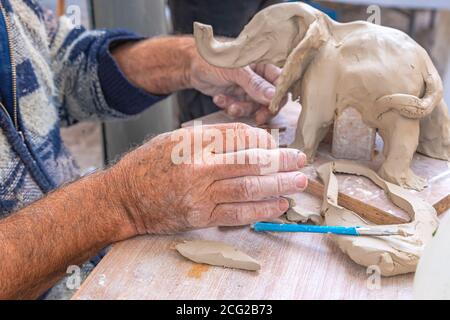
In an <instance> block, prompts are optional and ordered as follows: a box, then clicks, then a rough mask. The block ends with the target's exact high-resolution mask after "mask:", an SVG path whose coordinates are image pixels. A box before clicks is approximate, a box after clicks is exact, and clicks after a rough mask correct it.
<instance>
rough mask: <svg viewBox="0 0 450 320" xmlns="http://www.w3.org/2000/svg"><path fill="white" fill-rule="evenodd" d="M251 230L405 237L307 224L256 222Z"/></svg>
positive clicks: (375, 230) (394, 232)
mask: <svg viewBox="0 0 450 320" xmlns="http://www.w3.org/2000/svg"><path fill="white" fill-rule="evenodd" d="M252 227H253V229H254V230H255V231H258V232H262V231H267V232H304V233H329V234H337V235H345V236H393V235H405V232H404V231H401V230H398V229H397V230H393V229H390V230H389V229H380V228H370V227H342V226H314V225H308V224H278V223H268V222H257V223H255V224H254V225H253V226H252Z"/></svg>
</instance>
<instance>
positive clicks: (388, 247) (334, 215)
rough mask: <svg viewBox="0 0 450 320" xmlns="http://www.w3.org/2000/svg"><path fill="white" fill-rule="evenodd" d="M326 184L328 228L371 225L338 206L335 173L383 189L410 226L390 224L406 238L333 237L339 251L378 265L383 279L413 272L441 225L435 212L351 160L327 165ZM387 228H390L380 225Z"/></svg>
mask: <svg viewBox="0 0 450 320" xmlns="http://www.w3.org/2000/svg"><path fill="white" fill-rule="evenodd" d="M317 172H318V174H319V176H320V178H321V179H322V180H323V182H324V184H325V194H324V197H323V205H322V210H321V211H322V214H323V216H324V218H325V224H326V225H342V226H371V227H372V228H377V226H374V224H373V223H371V222H368V221H365V220H364V219H362V218H361V217H360V216H358V215H357V214H355V213H354V212H352V211H350V210H347V209H345V208H343V207H340V206H339V205H338V180H337V178H336V176H335V174H334V173H335V172H338V173H347V174H355V175H359V176H364V177H366V178H368V179H370V180H372V181H373V182H374V183H375V184H376V185H377V186H379V187H380V188H382V189H383V190H384V191H385V192H386V193H387V194H388V196H389V198H390V200H391V201H392V202H393V203H394V204H395V205H397V206H398V207H400V208H402V209H403V210H405V211H406V212H407V213H408V214H409V215H410V216H411V219H412V222H411V223H407V224H399V225H391V226H389V227H395V228H398V229H399V230H401V231H403V232H404V235H396V236H385V237H368V236H363V237H351V236H332V238H333V240H334V241H335V242H336V243H337V244H338V246H339V248H340V249H341V250H342V251H343V252H344V253H345V254H347V255H348V256H349V257H350V258H351V259H352V260H353V261H355V262H356V263H358V264H360V265H363V266H367V267H369V266H378V267H379V270H380V272H381V274H382V275H383V276H393V275H398V274H403V273H409V272H414V271H415V270H416V267H417V264H418V262H419V258H420V256H421V255H422V252H423V249H424V246H425V245H426V244H427V243H428V242H429V241H430V240H431V239H432V237H433V233H434V232H435V231H436V229H437V228H438V225H439V221H438V219H437V213H436V210H435V209H434V208H433V206H431V205H430V204H428V203H427V202H425V201H423V200H421V199H419V198H417V197H414V196H413V195H412V194H411V193H410V192H408V191H406V190H405V189H403V188H401V187H399V186H396V185H394V184H392V183H389V182H387V181H385V180H383V179H381V178H380V177H379V176H378V175H377V174H376V173H375V172H374V171H372V170H370V169H368V168H366V167H364V166H361V165H358V164H355V163H354V162H350V161H336V162H330V163H326V164H324V165H322V166H320V167H319V168H318V169H317ZM379 227H380V228H386V227H388V226H379Z"/></svg>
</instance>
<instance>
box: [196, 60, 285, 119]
mask: <svg viewBox="0 0 450 320" xmlns="http://www.w3.org/2000/svg"><path fill="white" fill-rule="evenodd" d="M190 74H191V84H192V87H193V88H195V89H197V90H198V91H200V92H202V93H204V94H206V95H209V96H212V97H213V101H214V103H215V104H216V105H217V106H218V107H220V108H222V109H224V110H225V112H226V113H227V114H228V115H230V116H232V117H235V118H239V117H248V116H251V115H255V120H256V123H257V124H263V123H266V122H267V121H268V120H269V119H270V118H271V117H273V114H272V113H271V112H270V111H269V109H268V106H269V104H270V101H271V100H272V98H273V97H274V96H275V82H276V81H277V79H278V77H279V76H280V74H281V69H280V68H278V67H276V66H274V65H270V64H254V65H251V66H248V67H245V68H239V69H224V68H216V67H214V66H211V65H209V64H208V63H207V62H206V61H204V60H203V59H202V58H201V57H200V56H199V55H197V54H196V55H195V58H194V59H193V63H192V71H191V73H190Z"/></svg>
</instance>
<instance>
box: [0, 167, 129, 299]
mask: <svg viewBox="0 0 450 320" xmlns="http://www.w3.org/2000/svg"><path fill="white" fill-rule="evenodd" d="M110 185H114V183H109V180H108V177H107V174H106V172H100V173H97V174H94V175H91V176H88V177H85V178H83V179H81V180H79V181H77V182H74V183H72V184H70V185H68V186H66V187H63V188H61V189H59V190H57V191H55V192H53V193H51V194H49V195H48V196H46V197H45V198H43V199H41V200H39V201H37V202H35V203H33V204H32V205H30V206H28V207H26V208H24V209H22V210H20V211H19V212H17V213H15V214H13V215H11V216H10V217H8V218H6V219H3V220H0V248H1V250H0V261H1V268H0V298H14V299H16V298H36V297H38V296H39V295H41V294H42V293H43V292H45V290H47V289H49V288H50V287H51V286H52V285H53V284H54V283H55V282H56V281H57V280H58V279H59V278H61V277H62V276H63V275H64V273H65V271H66V268H67V267H68V266H69V265H73V264H79V263H82V262H84V261H86V260H87V259H88V258H89V257H92V256H94V255H95V254H96V253H98V252H99V250H101V249H102V248H104V247H105V246H107V245H108V244H110V243H112V242H115V241H118V240H122V239H125V238H127V237H129V236H130V235H132V234H133V232H134V231H133V230H132V227H130V225H128V224H126V223H124V221H127V220H126V219H127V218H126V217H124V216H123V215H124V213H123V212H122V210H121V209H120V208H121V204H120V203H114V200H115V199H111V197H110V194H111V190H110V189H111V187H110Z"/></svg>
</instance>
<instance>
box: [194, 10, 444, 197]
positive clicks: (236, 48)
mask: <svg viewBox="0 0 450 320" xmlns="http://www.w3.org/2000/svg"><path fill="white" fill-rule="evenodd" d="M194 35H195V38H196V42H197V47H198V51H199V52H200V54H201V55H202V56H203V58H205V60H206V61H208V62H209V63H211V64H213V65H216V66H220V67H226V68H237V67H242V66H246V65H250V64H252V63H273V64H276V65H279V66H283V71H282V74H281V75H280V77H279V79H278V81H277V88H276V94H275V97H274V98H273V99H272V102H271V105H270V107H269V110H270V111H272V112H273V113H274V114H275V113H276V112H277V111H278V110H279V108H280V107H281V103H282V101H283V100H284V98H285V96H286V94H287V93H288V92H291V93H292V95H293V99H297V97H300V103H301V105H302V112H301V115H300V119H299V121H298V127H297V133H296V139H295V142H294V144H293V145H292V147H294V148H298V149H301V150H303V152H304V153H305V154H306V155H307V157H308V160H309V161H313V160H314V155H315V153H316V151H317V148H318V146H319V143H320V142H321V141H322V140H323V138H324V137H325V136H326V134H327V133H328V131H329V127H330V126H331V125H332V124H333V122H334V120H335V116H336V114H341V113H342V112H343V111H344V110H345V109H346V108H348V107H352V108H355V109H356V110H357V111H358V112H359V114H360V115H361V117H362V120H363V122H364V123H365V124H366V125H368V126H369V127H370V128H373V129H377V130H378V132H379V134H380V135H381V136H382V138H383V141H384V149H383V154H384V155H385V158H386V159H385V161H384V162H383V164H382V166H381V168H380V169H379V171H378V174H379V175H380V177H382V178H383V179H385V180H387V181H390V182H392V183H395V184H397V185H400V186H402V187H405V188H411V189H416V190H422V189H423V188H424V187H425V186H426V181H425V180H424V179H422V178H420V177H418V176H416V175H415V174H414V173H413V171H412V170H411V168H410V165H411V161H412V158H413V155H414V153H415V152H416V150H418V151H419V152H421V153H423V154H425V155H427V156H430V157H434V158H437V159H442V160H447V161H450V117H449V115H448V109H447V105H446V103H445V101H444V99H443V85H442V81H441V79H440V77H439V74H438V72H437V70H436V68H435V67H434V65H433V63H432V61H431V58H430V57H429V55H428V54H427V52H426V51H425V50H424V49H423V48H422V47H420V46H419V45H418V44H417V43H416V42H415V41H414V40H413V39H411V38H410V37H409V36H408V35H407V34H405V33H403V32H401V31H399V30H395V29H392V28H387V27H383V26H379V25H376V24H372V23H369V22H366V21H355V22H351V23H338V22H336V21H334V20H332V19H331V18H329V17H328V16H327V15H326V14H324V13H323V12H321V11H319V10H316V9H314V8H313V7H311V6H309V5H307V4H304V3H301V2H293V3H284V4H278V5H273V6H270V7H268V8H266V9H264V10H262V11H260V12H259V13H258V14H257V15H255V17H254V18H253V19H252V20H251V21H250V23H249V24H248V25H247V26H246V27H245V28H244V30H243V31H242V32H241V34H240V35H239V36H238V37H237V38H236V39H235V40H231V41H218V40H216V39H214V37H213V30H212V27H211V26H207V25H202V24H199V23H196V24H195V26H194Z"/></svg>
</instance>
